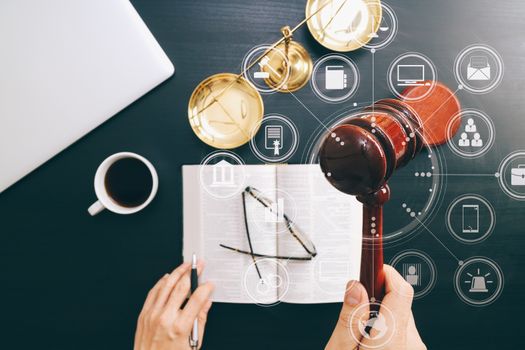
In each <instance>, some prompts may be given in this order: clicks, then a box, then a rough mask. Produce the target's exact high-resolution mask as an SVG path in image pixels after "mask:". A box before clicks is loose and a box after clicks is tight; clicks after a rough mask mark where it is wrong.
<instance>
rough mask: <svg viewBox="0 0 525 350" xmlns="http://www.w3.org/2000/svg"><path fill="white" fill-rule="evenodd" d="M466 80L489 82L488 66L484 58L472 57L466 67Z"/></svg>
mask: <svg viewBox="0 0 525 350" xmlns="http://www.w3.org/2000/svg"><path fill="white" fill-rule="evenodd" d="M467 80H490V64H489V59H488V58H487V57H486V56H472V57H471V58H470V62H469V64H468V66H467Z"/></svg>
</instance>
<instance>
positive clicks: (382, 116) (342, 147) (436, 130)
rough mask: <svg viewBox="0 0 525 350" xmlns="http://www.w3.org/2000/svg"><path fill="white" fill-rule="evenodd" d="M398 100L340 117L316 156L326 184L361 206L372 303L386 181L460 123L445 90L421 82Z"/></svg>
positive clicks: (381, 285) (376, 294) (380, 286)
mask: <svg viewBox="0 0 525 350" xmlns="http://www.w3.org/2000/svg"><path fill="white" fill-rule="evenodd" d="M401 95H402V97H403V98H402V99H400V100H398V99H383V100H379V101H377V102H375V103H374V105H373V106H370V107H367V108H365V109H364V110H363V111H362V112H360V113H355V114H352V115H349V116H348V117H346V119H345V120H344V121H343V122H342V123H340V124H338V126H336V127H335V128H333V130H331V131H330V132H329V133H328V134H327V135H326V137H325V139H324V141H323V143H322V145H321V149H320V153H319V156H320V164H321V169H322V170H323V173H324V174H325V176H326V178H327V179H328V181H329V182H330V183H331V184H332V185H333V186H334V187H335V188H337V189H338V190H340V191H342V192H344V193H346V194H349V195H354V196H357V199H358V200H359V201H360V202H361V203H363V248H362V254H361V272H360V280H361V283H362V284H363V285H364V286H365V288H366V290H367V292H368V296H369V298H370V300H372V301H375V302H380V301H381V300H382V299H383V297H384V295H385V275H384V272H383V205H384V203H385V202H386V201H388V200H389V198H390V189H389V187H388V184H387V182H388V179H389V178H390V177H391V176H392V174H393V172H394V170H395V169H397V168H399V167H401V166H403V165H405V164H407V163H408V162H409V161H410V160H412V159H414V158H415V157H416V155H417V154H418V153H419V152H420V151H421V149H422V148H423V147H424V146H427V147H430V146H436V145H440V144H443V143H445V142H446V141H448V139H449V137H451V136H452V135H454V134H455V133H456V132H457V130H458V129H459V127H460V125H461V120H460V118H454V117H455V116H456V115H457V114H458V113H459V112H460V104H459V101H458V99H457V98H456V96H455V94H454V92H452V91H451V90H450V89H449V88H448V87H446V86H445V85H443V84H441V83H438V82H427V84H422V85H421V86H415V87H409V88H407V89H406V90H405V91H403V93H402V94H401ZM450 123H453V125H449V124H450ZM448 129H449V130H448Z"/></svg>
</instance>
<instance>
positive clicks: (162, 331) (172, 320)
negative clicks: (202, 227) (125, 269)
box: [134, 262, 213, 350]
mask: <svg viewBox="0 0 525 350" xmlns="http://www.w3.org/2000/svg"><path fill="white" fill-rule="evenodd" d="M202 270H203V264H202V262H198V263H197V273H198V274H200V273H202ZM190 275H191V264H189V263H184V264H182V265H181V266H179V267H177V268H176V269H175V270H174V271H173V272H172V273H171V274H166V275H164V277H162V278H161V279H160V280H159V281H158V282H157V284H156V285H155V286H154V287H153V289H151V291H150V292H149V293H148V297H147V299H146V302H145V303H144V306H143V308H142V312H141V313H140V316H139V320H138V323H137V331H136V334H135V347H134V350H183V349H184V350H188V349H192V348H191V346H190V344H189V339H190V336H191V333H192V329H193V328H194V323H195V322H194V321H195V320H197V323H198V333H197V334H196V335H197V339H198V345H197V348H200V347H201V346H202V339H203V335H204V327H205V325H206V318H207V314H208V311H209V310H210V307H211V300H210V297H211V293H212V292H213V284H212V283H210V282H208V283H204V284H202V285H200V286H199V287H198V288H196V289H195V292H193V293H192V294H191V297H190V299H189V300H188V301H187V303H186V304H185V305H184V307H183V308H182V305H183V304H184V302H185V300H186V298H187V296H188V294H189V292H190V288H191V281H190ZM194 336H195V334H194Z"/></svg>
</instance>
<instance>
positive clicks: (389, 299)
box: [325, 265, 426, 350]
mask: <svg viewBox="0 0 525 350" xmlns="http://www.w3.org/2000/svg"><path fill="white" fill-rule="evenodd" d="M384 270H385V292H386V294H385V297H384V298H383V301H382V302H381V307H380V310H379V314H380V315H381V316H383V317H382V319H383V320H384V325H385V326H386V327H384V329H386V330H387V331H386V332H385V333H384V334H383V335H382V336H380V337H379V336H378V335H379V333H378V330H377V329H376V328H375V327H373V328H372V329H371V331H370V336H363V332H362V329H363V324H362V323H361V324H360V322H363V320H367V319H368V317H369V314H370V309H369V302H370V301H369V299H368V294H367V293H366V290H365V288H364V287H363V285H362V284H361V283H359V282H358V281H350V282H348V285H347V288H346V293H345V299H344V304H343V309H342V310H341V314H340V315H339V320H338V322H337V325H336V327H335V329H334V332H333V333H332V337H331V338H330V340H329V341H328V344H327V345H326V348H325V350H336V349H337V350H342V349H348V350H354V349H381V350H425V349H426V346H425V344H424V343H423V341H422V340H421V337H420V336H419V333H418V331H417V328H416V324H415V322H414V315H413V314H412V309H411V306H412V298H413V296H414V290H413V288H412V286H411V285H410V284H408V283H407V282H406V281H405V279H404V278H403V277H402V276H401V275H400V274H399V273H398V272H397V271H396V270H395V269H394V268H393V267H391V266H388V265H385V266H384ZM380 318H381V317H380ZM376 322H377V321H376Z"/></svg>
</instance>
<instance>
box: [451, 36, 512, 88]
mask: <svg viewBox="0 0 525 350" xmlns="http://www.w3.org/2000/svg"><path fill="white" fill-rule="evenodd" d="M503 71H504V67H503V60H502V58H501V56H500V54H499V53H498V52H497V51H496V50H495V49H494V48H492V47H490V46H487V45H482V44H477V45H471V46H469V47H466V48H465V49H463V50H462V51H461V52H460V53H459V55H458V56H457V57H456V61H455V68H454V74H455V76H456V80H457V81H458V83H459V84H460V87H461V88H462V89H464V90H467V91H469V92H471V93H474V94H484V93H488V92H490V91H492V90H494V89H495V88H496V87H497V86H498V85H499V84H500V83H501V81H502V79H503Z"/></svg>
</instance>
